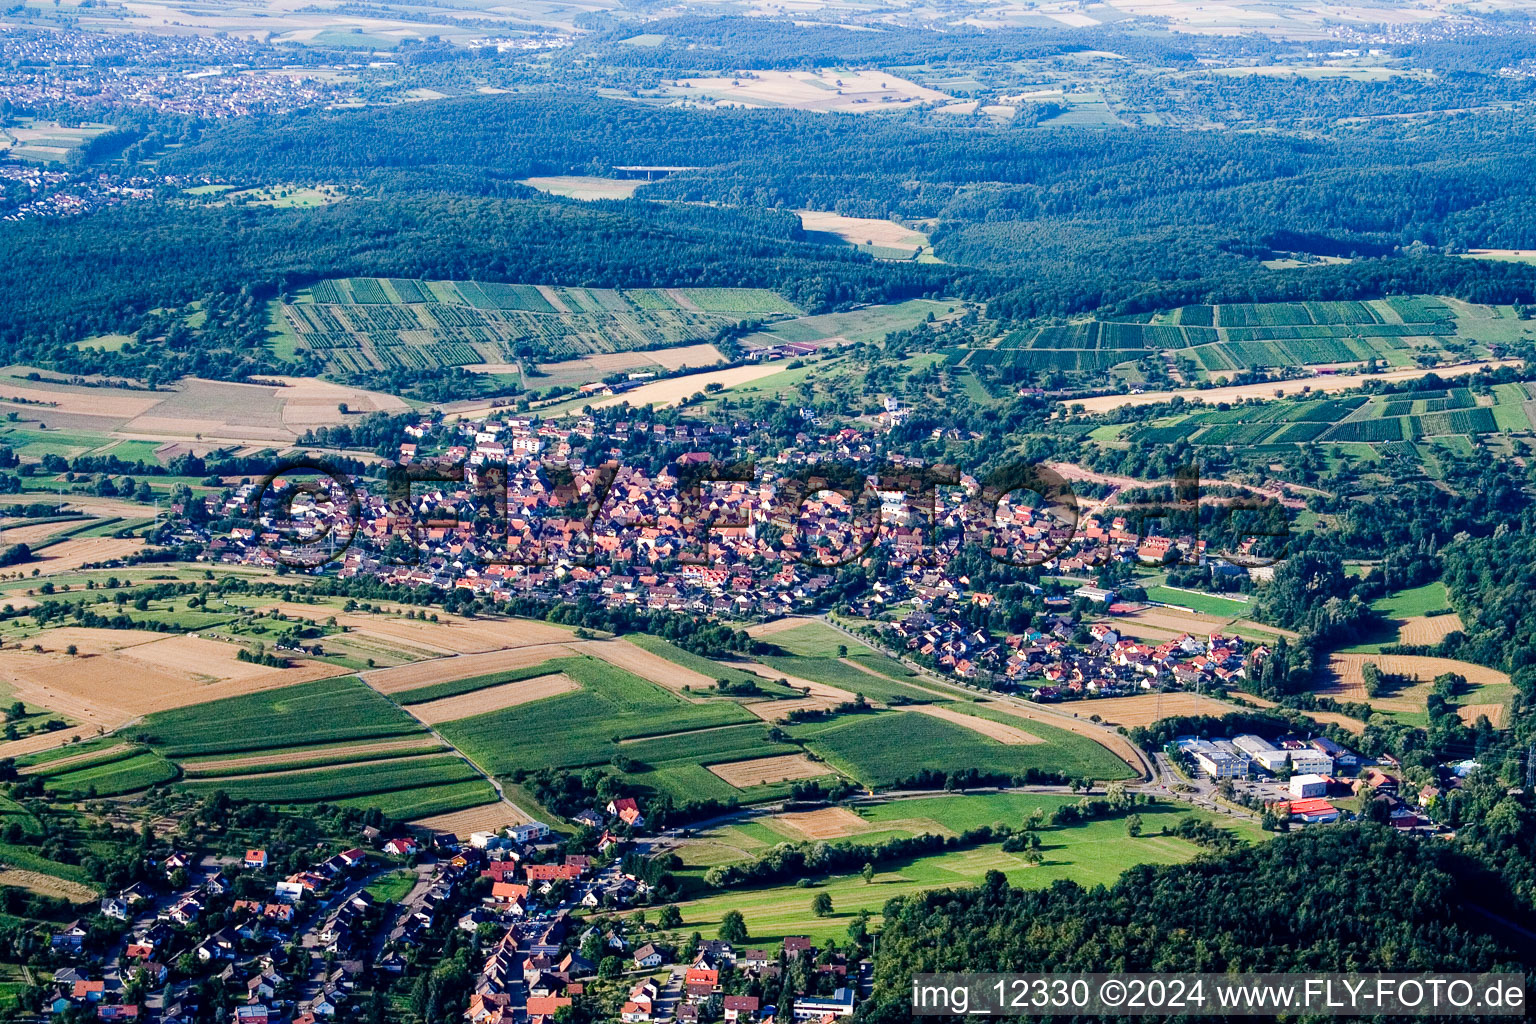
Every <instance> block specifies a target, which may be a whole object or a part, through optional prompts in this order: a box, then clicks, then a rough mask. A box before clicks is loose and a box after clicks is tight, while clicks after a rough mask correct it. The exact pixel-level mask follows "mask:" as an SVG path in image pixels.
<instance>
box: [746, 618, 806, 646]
mask: <svg viewBox="0 0 1536 1024" xmlns="http://www.w3.org/2000/svg"><path fill="white" fill-rule="evenodd" d="M818 621H820V620H818V619H810V618H804V617H802V616H798V615H790V616H786V617H785V618H782V619H774V620H773V621H772V622H759V623H755V624H754V625H751V626H748V627H747V635H748V636H750V637H752V638H753V639H754V640H760V639H762V638H763V637H765V636H773V634H775V633H782V632H784V631H785V630H786V629H796V628H798V627H800V626H805V625H808V624H810V623H812V622H818Z"/></svg>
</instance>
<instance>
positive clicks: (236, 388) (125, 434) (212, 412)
mask: <svg viewBox="0 0 1536 1024" xmlns="http://www.w3.org/2000/svg"><path fill="white" fill-rule="evenodd" d="M26 370H27V368H25V367H9V368H7V370H6V371H5V373H3V374H0V412H16V413H17V414H18V416H19V417H20V419H21V422H22V423H23V424H27V423H29V422H30V423H42V424H45V425H46V426H47V427H48V428H49V431H47V432H45V433H47V434H49V435H50V440H49V441H48V444H49V445H50V446H51V447H53V448H55V449H58V448H59V446H60V445H62V446H63V450H62V452H60V453H61V454H66V455H70V456H73V455H79V454H84V453H86V452H88V451H92V450H94V449H97V448H101V447H103V446H104V445H106V444H108V443H113V442H114V439H128V440H139V441H156V442H164V441H194V440H195V441H197V442H198V443H199V444H201V445H204V446H206V447H213V446H214V445H217V444H240V445H255V446H258V447H268V446H273V445H287V444H291V443H293V442H294V441H296V440H297V439H298V438H299V436H300V435H301V434H303V433H304V432H305V431H306V430H308V429H310V428H311V427H317V426H329V425H333V424H337V423H341V422H343V420H344V418H345V417H344V414H343V413H342V412H341V411H340V410H339V408H338V406H339V405H340V404H341V403H345V404H346V405H347V407H348V409H350V410H352V412H375V411H377V412H403V411H405V410H406V409H407V408H409V406H407V404H406V403H405V402H404V401H403V400H401V399H399V398H396V397H394V396H392V395H385V394H382V393H379V392H375V391H366V390H363V389H361V388H355V387H348V386H346V385H342V384H334V383H331V382H329V381H322V380H317V379H315V378H312V377H272V378H269V380H270V381H271V383H266V384H236V383H230V382H226V381H213V380H202V379H199V378H196V377H188V378H185V379H183V380H180V381H178V382H176V383H175V384H171V385H166V386H164V387H162V388H160V389H158V390H156V391H124V390H122V389H118V388H108V387H84V386H77V385H72V384H63V383H55V382H54V381H53V380H52V379H47V378H45V379H43V380H41V381H33V380H29V379H27V378H26V377H24V376H21V374H22V373H24V372H26ZM48 376H49V377H51V376H52V375H48ZM7 399H11V400H12V401H7ZM19 400H24V402H23V401H19ZM39 403H41V404H39ZM67 431H76V432H80V433H78V434H75V435H71V434H67V433H64V432H67ZM7 443H9V442H7ZM13 447H16V448H17V450H18V453H20V454H36V455H41V454H43V451H42V450H40V449H39V448H38V447H37V445H36V444H33V445H30V446H28V445H13Z"/></svg>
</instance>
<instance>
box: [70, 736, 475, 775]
mask: <svg viewBox="0 0 1536 1024" xmlns="http://www.w3.org/2000/svg"><path fill="white" fill-rule="evenodd" d="M433 742H435V741H434V740H433V739H432V738H431V737H427V736H411V737H409V738H407V739H403V740H382V741H380V742H376V743H349V744H346V745H344V746H339V747H300V748H298V749H297V750H283V751H280V752H279V753H272V754H258V755H256V756H255V757H218V758H211V759H208V760H197V761H182V762H180V764H181V766H182V768H183V769H185V770H186V772H187V773H188V774H189V775H225V774H228V773H229V772H231V771H242V770H244V769H247V768H259V767H262V766H264V765H275V766H281V765H285V764H294V763H295V762H303V761H313V760H314V759H315V758H317V757H320V756H322V755H324V756H327V757H333V758H335V760H336V763H337V764H345V763H347V762H348V761H365V760H368V758H369V756H370V755H375V754H389V753H393V752H395V751H397V750H415V749H417V748H418V747H426V746H429V745H430V744H432V743H433ZM443 749H445V750H446V749H447V748H446V747H445V748H443ZM60 763H61V762H59V761H49V762H47V764H50V765H55V764H60Z"/></svg>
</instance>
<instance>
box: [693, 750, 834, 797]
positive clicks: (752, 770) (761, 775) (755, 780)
mask: <svg viewBox="0 0 1536 1024" xmlns="http://www.w3.org/2000/svg"><path fill="white" fill-rule="evenodd" d="M708 768H709V770H710V771H712V772H714V773H715V774H716V775H718V776H720V778H721V779H723V780H724V781H725V783H726V784H727V785H730V786H735V787H736V788H737V789H746V788H747V787H748V786H761V785H766V784H768V783H772V782H790V781H792V780H794V779H819V778H821V777H822V776H824V775H831V774H833V770H832V769H831V768H829V767H827V766H826V765H824V764H817V763H816V762H815V761H812V760H811V759H810V758H808V757H806V756H805V755H804V754H783V755H781V756H779V757H756V758H753V759H752V760H750V761H731V762H728V763H726V764H712V765H709V766H708Z"/></svg>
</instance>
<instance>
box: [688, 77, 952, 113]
mask: <svg viewBox="0 0 1536 1024" xmlns="http://www.w3.org/2000/svg"><path fill="white" fill-rule="evenodd" d="M664 92H665V93H666V94H667V95H668V96H683V97H688V98H690V99H694V100H714V101H716V102H718V103H721V104H723V105H729V106H748V107H789V108H791V109H794V110H841V111H876V110H892V109H897V110H899V109H902V108H903V107H907V106H911V105H913V104H917V103H926V102H931V101H934V100H947V99H949V98H950V97H949V96H947V95H946V94H944V93H942V92H939V91H938V90H937V89H929V88H927V87H925V86H921V85H918V84H917V83H916V82H910V81H907V80H906V79H904V78H898V77H897V76H895V75H892V74H888V73H886V72H884V71H841V70H830V69H829V70H818V71H749V70H742V71H740V72H737V73H736V74H734V75H732V76H730V77H723V78H689V79H684V80H682V81H680V82H678V83H677V84H676V85H669V86H666V87H665V88H664Z"/></svg>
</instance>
